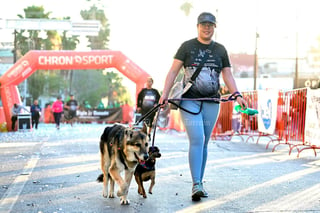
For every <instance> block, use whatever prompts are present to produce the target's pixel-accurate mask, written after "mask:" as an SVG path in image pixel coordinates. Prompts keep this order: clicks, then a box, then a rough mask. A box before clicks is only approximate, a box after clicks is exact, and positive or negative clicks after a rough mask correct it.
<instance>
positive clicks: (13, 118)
mask: <svg viewBox="0 0 320 213" xmlns="http://www.w3.org/2000/svg"><path fill="white" fill-rule="evenodd" d="M22 109H24V110H25V111H27V112H29V111H28V110H27V109H26V108H25V107H24V106H22V105H19V104H17V103H15V104H14V105H13V107H12V109H11V113H12V114H11V122H12V124H11V130H12V131H15V128H16V121H17V120H18V115H19V114H20V113H21V110H22Z"/></svg>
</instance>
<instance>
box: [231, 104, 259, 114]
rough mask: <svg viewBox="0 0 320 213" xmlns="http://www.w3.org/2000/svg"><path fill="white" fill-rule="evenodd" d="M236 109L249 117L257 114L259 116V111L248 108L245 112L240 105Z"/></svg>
mask: <svg viewBox="0 0 320 213" xmlns="http://www.w3.org/2000/svg"><path fill="white" fill-rule="evenodd" d="M234 109H235V110H236V111H237V112H242V113H244V114H247V115H255V114H258V110H256V109H252V108H247V109H245V110H243V109H241V106H240V105H237V106H235V107H234Z"/></svg>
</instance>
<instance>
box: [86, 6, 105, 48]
mask: <svg viewBox="0 0 320 213" xmlns="http://www.w3.org/2000/svg"><path fill="white" fill-rule="evenodd" d="M80 14H81V16H82V18H83V19H84V20H99V21H100V22H101V29H100V31H99V34H98V36H87V38H88V41H89V45H88V47H90V48H91V49H92V50H98V49H108V42H109V36H110V29H109V23H108V19H107V18H106V15H105V13H104V10H102V9H99V8H98V7H97V6H96V5H95V4H93V5H92V6H91V7H90V9H89V10H81V12H80Z"/></svg>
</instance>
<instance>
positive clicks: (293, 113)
mask: <svg viewBox="0 0 320 213" xmlns="http://www.w3.org/2000/svg"><path fill="white" fill-rule="evenodd" d="M242 95H243V98H244V99H245V100H246V101H247V103H248V107H249V108H254V109H258V111H259V107H258V92H257V91H249V92H243V93H242ZM306 97H307V88H302V89H296V90H292V91H279V95H278V102H277V116H276V126H275V131H274V134H273V135H269V134H266V133H262V132H259V129H258V117H257V116H259V114H258V115H256V116H248V115H246V114H244V113H241V114H240V115H239V114H235V113H234V114H233V108H234V102H231V101H230V102H222V103H221V106H220V114H219V117H218V120H217V123H216V126H215V128H214V130H213V132H212V137H213V138H218V137H219V138H221V139H223V140H230V139H231V137H232V136H234V135H235V133H236V134H237V136H242V135H246V136H248V137H247V141H248V139H250V138H251V139H252V140H254V137H255V136H257V138H258V139H257V143H258V141H259V139H260V137H268V138H270V141H269V142H268V143H267V146H266V148H268V146H269V144H270V143H273V142H277V143H276V144H275V145H274V147H273V149H272V151H274V150H275V148H276V147H277V146H278V145H280V144H285V145H288V146H289V155H290V154H291V152H292V150H293V149H296V150H297V151H298V156H299V154H300V153H301V151H303V150H305V149H313V150H314V154H315V155H316V151H315V150H316V149H320V147H317V146H315V145H311V144H309V143H308V142H306V141H305V135H304V134H305V118H306V107H307V106H306V102H307V100H306ZM224 98H225V97H224ZM239 117H241V119H240V118H239ZM239 122H241V123H239ZM239 124H240V125H239ZM168 128H169V129H176V130H178V131H184V127H183V124H182V122H181V120H180V115H179V112H178V111H171V112H170V121H169V125H168ZM301 147H302V148H301Z"/></svg>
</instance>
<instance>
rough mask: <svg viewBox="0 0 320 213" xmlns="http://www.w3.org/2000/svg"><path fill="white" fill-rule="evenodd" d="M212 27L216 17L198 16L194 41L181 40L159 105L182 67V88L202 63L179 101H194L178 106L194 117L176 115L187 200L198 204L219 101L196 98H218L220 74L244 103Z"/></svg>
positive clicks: (165, 102)
mask: <svg viewBox="0 0 320 213" xmlns="http://www.w3.org/2000/svg"><path fill="white" fill-rule="evenodd" d="M215 27H216V17H215V16H214V15H213V14H211V13H208V12H204V13H201V14H200V15H199V16H198V22H197V31H198V36H197V38H193V39H190V40H188V41H185V42H184V43H183V44H182V45H181V46H180V48H179V49H178V51H177V53H176V54H175V56H174V60H173V63H172V65H171V68H170V70H169V72H168V74H167V77H166V81H165V85H164V89H163V94H162V96H161V98H160V102H159V103H161V104H162V103H164V106H163V107H165V106H166V105H167V103H168V97H169V92H170V89H171V88H172V86H173V84H174V81H175V78H176V76H177V75H178V73H179V71H180V69H181V68H184V79H183V80H184V85H185V84H186V83H187V82H188V81H189V80H190V79H191V76H192V74H193V73H194V72H195V70H196V69H197V66H199V64H200V62H201V61H202V60H204V58H205V55H206V54H207V55H208V59H207V60H206V61H205V63H204V65H203V67H202V68H201V72H200V73H199V75H198V76H197V78H196V79H195V81H194V82H193V84H192V87H191V88H190V89H189V90H188V91H187V92H186V93H185V94H184V95H183V96H182V98H188V99H195V100H181V102H180V106H181V107H183V108H184V109H187V110H189V111H191V112H195V113H196V112H199V113H196V114H191V113H188V112H186V111H184V110H180V115H181V119H182V122H183V124H184V127H185V129H186V133H187V136H188V140H189V168H190V173H191V178H192V192H191V198H192V200H193V201H199V200H201V198H202V197H208V193H207V191H206V190H205V189H204V186H203V177H204V172H205V168H206V163H207V155H208V142H209V140H210V136H211V133H212V130H213V127H214V126H215V124H216V121H217V119H218V115H219V111H220V103H219V101H218V102H217V101H201V100H196V99H199V98H216V99H219V98H220V93H219V89H220V81H219V78H220V74H221V75H222V78H223V81H224V83H225V84H226V86H227V87H228V89H229V91H230V92H231V93H232V94H233V96H234V97H235V98H236V101H237V102H238V103H239V104H240V105H241V106H243V108H246V107H247V103H246V102H245V100H244V99H243V98H242V96H241V94H240V92H238V89H237V86H236V82H235V80H234V78H233V75H232V72H231V68H230V67H231V66H230V60H229V56H228V53H227V50H226V49H225V47H224V46H223V45H221V44H219V43H218V42H215V41H213V40H212V36H213V33H214V29H215Z"/></svg>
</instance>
